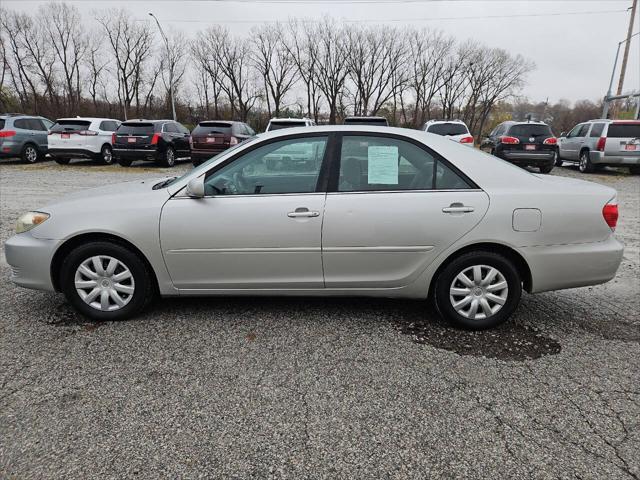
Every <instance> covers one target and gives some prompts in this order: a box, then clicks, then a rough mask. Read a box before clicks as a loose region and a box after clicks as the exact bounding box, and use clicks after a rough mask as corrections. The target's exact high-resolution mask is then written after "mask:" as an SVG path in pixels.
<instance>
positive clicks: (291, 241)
mask: <svg viewBox="0 0 640 480" xmlns="http://www.w3.org/2000/svg"><path fill="white" fill-rule="evenodd" d="M617 217H618V207H617V202H616V192H615V190H612V189H611V188H607V187H604V186H600V185H596V184H593V183H588V182H584V181H580V180H573V179H567V178H560V177H550V176H548V175H547V176H540V175H536V174H533V173H529V172H527V171H525V170H522V169H520V168H518V167H515V166H513V165H511V164H509V163H507V162H504V161H502V160H500V159H497V158H495V157H493V156H491V155H487V154H485V153H482V152H480V151H477V150H475V149H470V148H466V147H464V146H461V145H458V144H456V143H454V142H451V141H449V140H447V139H445V138H442V137H439V136H437V135H433V134H429V133H425V132H421V131H414V130H406V129H395V128H381V127H366V126H361V127H358V126H342V127H337V126H330V127H314V128H312V129H309V128H304V129H302V128H300V129H287V130H279V131H276V132H271V133H268V134H264V135H260V136H258V137H256V138H254V139H251V140H249V141H246V142H244V143H241V144H240V145H237V146H236V147H234V148H232V149H230V150H227V151H226V152H223V153H222V154H220V155H218V156H217V157H214V158H212V159H211V160H209V161H207V162H205V163H204V164H202V165H200V166H199V167H197V168H195V169H193V170H192V171H190V172H188V173H187V174H186V175H184V176H182V177H180V178H170V179H166V178H165V179H155V180H145V181H137V182H130V183H125V184H119V185H110V186H105V187H102V188H98V189H92V190H87V191H83V192H80V193H76V194H73V195H70V196H67V197H65V198H62V199H61V200H60V201H58V202H55V203H52V204H50V205H47V206H45V207H42V208H41V209H40V210H39V211H37V212H29V213H27V214H25V215H24V216H22V217H21V218H20V219H19V221H18V226H17V234H16V235H15V236H13V237H12V238H11V239H9V240H8V241H7V242H6V244H5V252H6V258H7V261H8V263H9V264H10V265H11V266H12V276H11V280H12V281H13V282H15V283H16V284H18V285H21V286H23V287H27V288H35V289H43V290H52V291H59V292H63V293H64V294H65V295H66V297H67V298H68V300H69V302H71V304H73V305H74V306H75V308H77V309H78V310H79V311H80V312H81V313H83V314H84V315H86V316H88V317H91V318H94V319H98V320H118V319H123V318H126V317H130V316H132V315H135V314H137V313H138V312H140V311H141V310H142V309H143V308H144V307H145V305H147V304H148V302H149V301H150V300H151V299H152V298H153V297H154V295H155V294H160V295H162V296H183V295H184V296H194V295H323V296H331V295H335V296H337V295H343V296H372V297H396V298H415V299H427V298H430V299H432V300H434V301H435V303H436V305H437V307H438V310H439V311H440V312H441V314H442V315H443V316H444V317H446V318H447V319H448V320H450V321H451V322H453V323H455V324H458V325H461V326H464V327H468V328H476V329H480V328H489V327H493V326H496V325H498V324H500V323H502V322H504V321H505V320H506V319H507V318H509V316H510V315H511V314H512V313H513V311H514V310H515V309H516V307H517V306H518V303H519V301H520V295H521V292H522V289H525V290H526V291H528V292H530V293H537V292H543V291H547V290H557V289H563V288H571V287H580V286H584V285H595V284H599V283H603V282H606V281H608V280H610V279H612V278H613V277H614V276H615V273H616V270H617V269H618V266H619V264H620V261H621V259H622V251H623V247H622V245H621V244H620V243H619V242H618V241H617V240H616V238H615V236H614V230H615V226H616V221H617Z"/></svg>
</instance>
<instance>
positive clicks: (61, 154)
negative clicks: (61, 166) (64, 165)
mask: <svg viewBox="0 0 640 480" xmlns="http://www.w3.org/2000/svg"><path fill="white" fill-rule="evenodd" d="M99 153H100V152H93V151H91V150H86V149H84V148H50V149H49V155H51V156H52V157H58V158H76V157H82V158H93V157H95V156H96V155H98V154H99Z"/></svg>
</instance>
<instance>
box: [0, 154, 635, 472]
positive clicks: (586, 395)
mask: <svg viewBox="0 0 640 480" xmlns="http://www.w3.org/2000/svg"><path fill="white" fill-rule="evenodd" d="M189 167H190V165H189V164H184V163H183V164H180V165H178V166H177V167H176V168H174V169H160V168H155V167H152V166H145V165H143V164H140V165H135V166H134V167H132V168H129V169H127V168H123V167H120V166H109V167H106V166H97V165H93V164H92V163H91V162H87V161H78V162H72V163H71V164H70V165H68V166H59V165H57V164H55V163H53V162H42V163H38V164H35V165H23V164H20V163H19V162H17V161H16V162H12V161H10V162H6V161H5V162H3V163H2V164H0V243H3V242H4V241H5V240H6V239H7V238H8V237H9V236H10V235H12V231H13V228H14V222H15V220H16V218H17V217H18V215H20V214H21V213H23V212H25V211H28V210H32V209H36V208H37V207H38V206H41V205H43V204H44V203H46V202H48V201H50V200H52V199H55V198H57V197H59V196H60V195H62V194H64V193H67V192H72V191H75V190H78V189H81V188H86V187H91V186H100V185H105V184H110V183H116V182H119V181H125V180H135V179H138V178H145V177H156V176H162V175H165V174H177V173H182V172H184V171H186V170H187V169H188V168H189ZM552 174H554V175H564V176H572V177H578V178H585V179H589V180H591V181H595V182H599V183H603V184H606V185H610V186H613V187H614V188H616V189H617V190H618V195H619V197H618V198H619V204H620V211H621V219H620V221H619V224H618V230H617V235H618V237H619V238H620V239H621V240H622V241H623V242H624V243H625V245H626V250H625V255H624V262H623V265H622V267H621V269H620V271H619V274H618V276H617V278H616V279H615V280H613V281H612V282H610V283H608V284H605V285H600V286H595V287H588V288H579V289H572V290H564V291H559V292H553V293H543V294H539V295H528V294H524V295H523V299H522V303H521V305H520V307H519V308H518V310H517V312H516V313H515V315H514V317H513V319H512V320H511V321H510V322H509V323H507V324H505V325H503V326H502V327H500V328H498V329H496V330H492V331H487V332H467V331H462V330H456V329H453V328H451V327H449V326H447V325H446V324H444V323H443V322H442V321H441V320H440V319H439V318H438V316H437V314H436V313H434V312H433V310H432V309H431V308H429V306H428V305H427V304H425V303H424V302H417V301H403V300H375V299H307V298H291V299H288V298H215V299H166V300H161V301H159V302H157V303H155V304H154V305H153V306H152V307H151V308H150V309H149V310H147V311H146V312H145V313H144V314H143V315H142V316H140V317H138V318H135V319H133V320H130V321H125V322H112V323H109V322H107V323H95V322H90V321H87V320H86V319H84V318H82V317H80V316H79V315H77V314H76V313H74V311H73V310H72V309H71V308H70V306H69V305H68V304H67V303H66V301H65V299H64V297H63V296H62V295H59V294H52V293H46V292H36V291H30V290H25V289H21V288H18V287H16V286H14V285H13V284H11V283H10V282H9V281H8V277H9V268H8V266H7V264H6V262H5V261H4V257H3V256H0V477H1V478H15V479H28V478H37V479H45V478H47V479H48V478H52V479H53V478H55V479H58V478H82V479H90V478H100V479H103V478H152V479H156V478H238V479H240V478H242V479H245V478H260V479H262V478H274V479H276V478H291V479H300V478H310V479H316V478H318V479H320V478H327V479H336V478H357V479H360V478H438V477H445V478H474V479H481V478H487V479H496V478H523V479H524V478H526V479H528V478H541V479H542V478H544V479H546V478H576V479H602V478H611V479H626V478H629V479H639V478H640V454H638V451H639V450H640V374H639V367H640V273H639V272H640V259H639V253H640V177H638V176H635V177H634V176H630V175H628V174H627V173H626V171H622V170H620V171H617V170H612V169H608V170H606V171H604V172H600V173H598V174H594V175H586V176H585V175H581V174H580V173H579V172H577V171H576V170H575V169H574V168H567V167H565V168H556V169H555V170H554V171H553V173H552Z"/></svg>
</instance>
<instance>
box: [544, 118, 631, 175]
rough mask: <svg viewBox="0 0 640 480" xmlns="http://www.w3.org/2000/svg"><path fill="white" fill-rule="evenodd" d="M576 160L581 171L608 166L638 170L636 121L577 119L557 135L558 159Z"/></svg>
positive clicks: (560, 162) (588, 171)
mask: <svg viewBox="0 0 640 480" xmlns="http://www.w3.org/2000/svg"><path fill="white" fill-rule="evenodd" d="M563 161H568V162H572V163H574V164H575V163H577V164H578V168H579V169H580V171H581V172H582V173H592V172H594V171H595V170H596V169H598V168H601V167H605V166H607V165H609V166H616V167H629V170H630V171H631V173H633V174H636V175H637V174H640V121H638V120H610V119H597V120H589V121H588V122H584V123H579V124H578V125H576V126H575V127H573V128H572V129H571V131H570V132H569V133H568V134H566V135H565V134H564V132H563V134H562V135H561V136H560V138H559V139H558V161H557V165H558V166H561V165H562V162H563Z"/></svg>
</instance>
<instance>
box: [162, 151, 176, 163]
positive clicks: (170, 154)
mask: <svg viewBox="0 0 640 480" xmlns="http://www.w3.org/2000/svg"><path fill="white" fill-rule="evenodd" d="M175 164H176V151H175V150H174V149H173V147H167V151H166V152H164V155H163V156H162V159H161V160H160V165H162V166H163V167H169V168H171V167H173V166H174V165H175Z"/></svg>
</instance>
